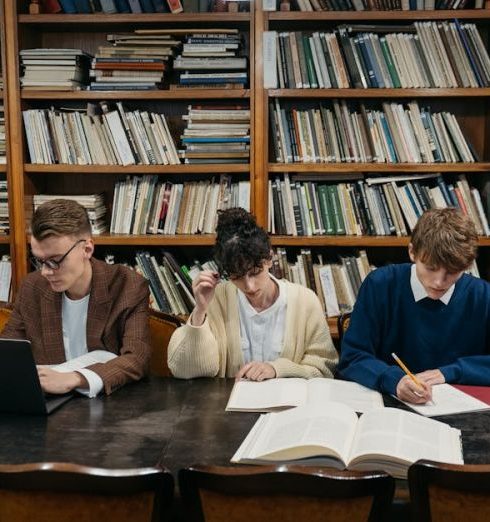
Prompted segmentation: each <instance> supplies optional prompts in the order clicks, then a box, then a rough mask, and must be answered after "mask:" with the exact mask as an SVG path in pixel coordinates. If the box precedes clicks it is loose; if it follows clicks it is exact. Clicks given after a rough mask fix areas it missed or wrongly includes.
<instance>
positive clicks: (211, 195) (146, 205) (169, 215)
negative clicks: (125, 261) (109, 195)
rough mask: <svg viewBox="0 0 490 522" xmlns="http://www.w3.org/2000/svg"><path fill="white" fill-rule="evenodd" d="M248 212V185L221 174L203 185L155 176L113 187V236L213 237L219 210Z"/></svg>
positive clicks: (126, 181)
mask: <svg viewBox="0 0 490 522" xmlns="http://www.w3.org/2000/svg"><path fill="white" fill-rule="evenodd" d="M232 207H242V208H244V209H246V210H249V209H250V182H249V181H233V180H232V178H231V176H229V175H227V174H222V175H221V176H220V178H219V180H218V181H215V180H214V178H213V179H211V180H209V179H208V180H203V181H189V182H185V183H172V182H170V181H159V179H158V176H156V175H147V176H142V177H141V176H133V177H131V176H128V177H127V178H126V179H125V180H124V181H119V182H117V183H116V186H115V190H114V200H113V204H112V218H111V226H110V232H111V233H112V234H170V235H173V234H212V233H214V232H215V229H216V220H217V215H218V214H217V212H218V210H224V209H227V208H232Z"/></svg>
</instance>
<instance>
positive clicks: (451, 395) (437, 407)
mask: <svg viewBox="0 0 490 522" xmlns="http://www.w3.org/2000/svg"><path fill="white" fill-rule="evenodd" d="M401 402H403V403H404V404H406V405H407V406H409V407H410V408H411V409H412V410H415V411H416V412H417V413H420V414H421V415H424V416H426V417H435V416H437V415H453V414H455V413H466V412H469V411H481V410H490V406H489V405H488V404H487V403H485V402H482V401H480V400H479V399H477V398H475V397H472V396H471V395H468V394H467V393H464V392H462V391H461V390H458V388H455V387H454V386H451V385H450V384H437V385H436V386H432V401H431V402H428V403H426V404H412V403H407V402H404V401H401Z"/></svg>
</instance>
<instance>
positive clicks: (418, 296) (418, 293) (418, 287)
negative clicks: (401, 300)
mask: <svg viewBox="0 0 490 522" xmlns="http://www.w3.org/2000/svg"><path fill="white" fill-rule="evenodd" d="M410 286H411V287H412V292H413V297H414V299H415V302H416V303H417V302H418V301H420V300H422V299H425V298H426V297H429V294H428V293H427V291H426V290H425V288H424V285H423V284H422V283H421V282H420V280H419V278H418V276H417V271H416V266H415V263H414V264H413V265H412V271H411V273H410ZM454 288H455V284H454V283H453V284H452V285H451V286H450V287H449V288H448V289H447V292H446V293H445V294H444V295H443V296H441V297H440V298H439V299H438V301H442V302H443V303H444V304H445V305H447V304H448V303H449V301H450V300H451V297H452V295H453V293H454Z"/></svg>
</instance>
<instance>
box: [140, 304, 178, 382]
mask: <svg viewBox="0 0 490 522" xmlns="http://www.w3.org/2000/svg"><path fill="white" fill-rule="evenodd" d="M148 321H149V326H150V344H151V359H150V374H151V375H157V376H160V377H170V376H171V375H172V374H171V373H170V370H169V369H168V364H167V347H168V342H169V341H170V337H172V334H173V333H174V331H175V329H176V328H178V327H179V326H181V325H182V324H183V321H182V320H181V319H179V318H178V317H176V316H174V315H169V314H165V313H163V312H156V311H151V312H150V317H149V320H148Z"/></svg>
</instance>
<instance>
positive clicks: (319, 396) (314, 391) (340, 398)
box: [226, 378, 384, 413]
mask: <svg viewBox="0 0 490 522" xmlns="http://www.w3.org/2000/svg"><path fill="white" fill-rule="evenodd" d="M326 401H335V402H342V403H344V404H347V405H348V406H350V407H351V408H352V409H353V410H355V411H358V412H361V413H364V412H367V411H371V410H374V409H376V408H383V407H384V404H383V397H382V396H381V394H380V393H378V392H377V391H374V390H370V389H369V388H366V387H364V386H362V385H360V384H357V383H355V382H349V381H339V380H334V379H325V378H318V379H309V380H307V379H297V378H285V379H270V380H267V381H262V382H255V381H246V380H242V381H237V382H236V383H235V386H234V387H233V390H232V391H231V394H230V399H229V401H228V404H227V405H226V411H275V410H279V409H285V408H291V407H294V406H300V405H302V404H307V403H309V404H312V403H314V402H320V403H321V404H324V403H325V402H326Z"/></svg>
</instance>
